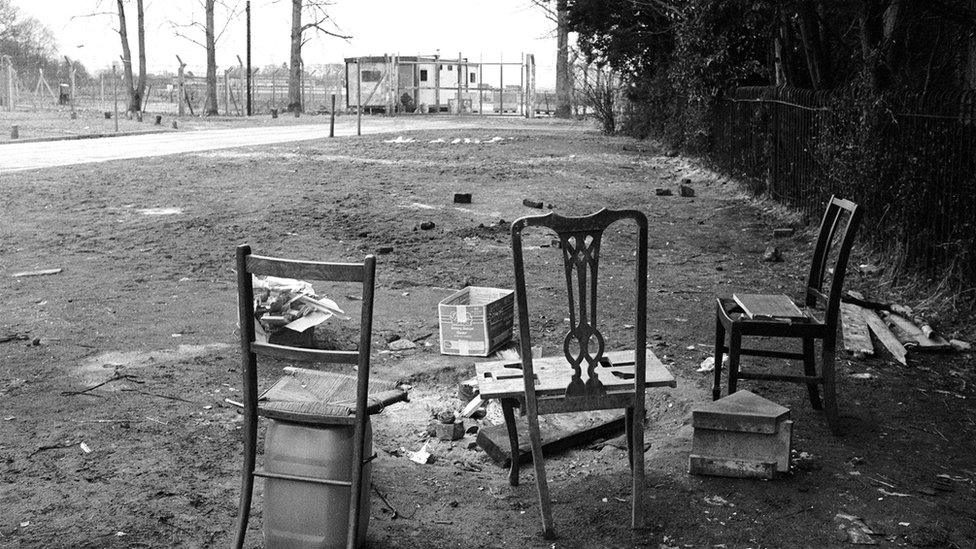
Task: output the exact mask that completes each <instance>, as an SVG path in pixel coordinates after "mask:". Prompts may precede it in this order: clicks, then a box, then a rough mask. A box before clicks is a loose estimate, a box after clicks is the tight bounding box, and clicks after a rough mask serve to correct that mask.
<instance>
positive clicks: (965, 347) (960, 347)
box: [0, 339, 973, 352]
mask: <svg viewBox="0 0 976 549" xmlns="http://www.w3.org/2000/svg"><path fill="white" fill-rule="evenodd" d="M0 343H2V341H0ZM949 345H951V346H952V348H953V349H954V350H956V351H959V352H965V351H969V350H972V348H973V346H972V345H970V344H969V343H968V342H965V341H962V340H959V339H950V340H949Z"/></svg>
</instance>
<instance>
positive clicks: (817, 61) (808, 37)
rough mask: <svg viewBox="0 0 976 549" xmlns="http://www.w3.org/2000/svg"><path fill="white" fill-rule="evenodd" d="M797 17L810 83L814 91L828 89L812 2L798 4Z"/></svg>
mask: <svg viewBox="0 0 976 549" xmlns="http://www.w3.org/2000/svg"><path fill="white" fill-rule="evenodd" d="M799 16H800V38H801V40H802V41H803V51H804V53H805V54H806V61H807V70H808V71H809V72H810V83H811V84H812V85H813V89H815V90H822V89H825V88H829V87H830V75H829V67H828V66H827V59H826V57H825V55H824V48H823V43H822V42H821V36H822V33H821V32H820V21H819V18H818V17H817V12H816V10H815V9H814V6H813V0H804V1H803V2H801V3H800V9H799Z"/></svg>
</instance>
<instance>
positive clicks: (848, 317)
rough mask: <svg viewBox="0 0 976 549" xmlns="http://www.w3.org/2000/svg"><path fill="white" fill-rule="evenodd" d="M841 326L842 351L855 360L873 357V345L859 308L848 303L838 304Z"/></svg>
mask: <svg viewBox="0 0 976 549" xmlns="http://www.w3.org/2000/svg"><path fill="white" fill-rule="evenodd" d="M840 315H841V324H842V328H843V332H844V350H846V351H847V352H849V353H851V354H853V355H854V356H855V357H857V358H863V357H866V356H874V345H873V344H872V343H871V333H870V332H869V331H868V324H867V322H866V321H865V320H864V315H862V314H861V308H860V307H858V306H857V305H852V304H850V303H841V304H840Z"/></svg>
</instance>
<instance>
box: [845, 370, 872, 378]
mask: <svg viewBox="0 0 976 549" xmlns="http://www.w3.org/2000/svg"><path fill="white" fill-rule="evenodd" d="M851 377H852V378H853V379H873V378H874V375H873V374H871V373H870V372H864V373H860V374H851Z"/></svg>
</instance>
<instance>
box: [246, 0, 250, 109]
mask: <svg viewBox="0 0 976 549" xmlns="http://www.w3.org/2000/svg"><path fill="white" fill-rule="evenodd" d="M244 13H245V19H246V20H247V49H246V53H245V57H247V108H246V112H247V115H248V116H251V0H247V2H245V3H244Z"/></svg>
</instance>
